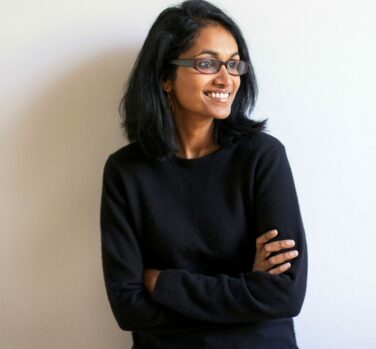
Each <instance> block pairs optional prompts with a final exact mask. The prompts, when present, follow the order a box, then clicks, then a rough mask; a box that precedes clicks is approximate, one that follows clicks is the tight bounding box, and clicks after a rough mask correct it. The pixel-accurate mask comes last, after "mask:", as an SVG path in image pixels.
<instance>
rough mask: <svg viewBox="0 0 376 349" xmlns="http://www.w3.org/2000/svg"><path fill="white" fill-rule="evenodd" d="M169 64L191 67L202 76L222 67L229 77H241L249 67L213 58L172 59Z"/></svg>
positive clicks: (237, 62)
mask: <svg viewBox="0 0 376 349" xmlns="http://www.w3.org/2000/svg"><path fill="white" fill-rule="evenodd" d="M171 64H175V65H180V66H183V67H191V68H194V69H196V70H197V71H198V72H200V73H203V74H215V73H218V72H219V70H220V69H221V67H222V65H224V66H225V67H226V69H227V71H228V73H229V74H230V75H235V76H239V75H243V74H245V73H247V71H248V69H249V65H248V63H247V62H245V61H240V60H235V59H230V60H228V61H227V62H223V61H220V60H218V59H215V58H194V59H173V60H172V61H171Z"/></svg>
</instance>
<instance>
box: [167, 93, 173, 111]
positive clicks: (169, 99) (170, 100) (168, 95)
mask: <svg viewBox="0 0 376 349" xmlns="http://www.w3.org/2000/svg"><path fill="white" fill-rule="evenodd" d="M167 104H168V107H169V108H170V112H171V114H174V104H173V102H172V98H171V96H170V94H169V93H167Z"/></svg>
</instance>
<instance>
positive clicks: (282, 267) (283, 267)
mask: <svg viewBox="0 0 376 349" xmlns="http://www.w3.org/2000/svg"><path fill="white" fill-rule="evenodd" d="M290 268H291V263H284V264H282V265H280V266H278V267H275V268H273V269H270V270H269V271H268V273H269V274H274V275H276V274H281V273H284V272H285V271H286V270H289V269H290Z"/></svg>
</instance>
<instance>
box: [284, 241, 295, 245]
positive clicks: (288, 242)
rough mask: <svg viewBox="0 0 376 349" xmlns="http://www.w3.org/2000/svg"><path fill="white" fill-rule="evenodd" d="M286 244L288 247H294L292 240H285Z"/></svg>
mask: <svg viewBox="0 0 376 349" xmlns="http://www.w3.org/2000/svg"><path fill="white" fill-rule="evenodd" d="M286 243H287V245H288V246H294V245H295V241H294V240H287V241H286Z"/></svg>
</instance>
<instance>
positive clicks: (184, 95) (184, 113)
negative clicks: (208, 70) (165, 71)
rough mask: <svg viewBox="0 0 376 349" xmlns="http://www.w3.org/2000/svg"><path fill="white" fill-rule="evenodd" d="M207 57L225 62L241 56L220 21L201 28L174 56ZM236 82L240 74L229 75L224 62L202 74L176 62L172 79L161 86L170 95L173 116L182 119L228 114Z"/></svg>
mask: <svg viewBox="0 0 376 349" xmlns="http://www.w3.org/2000/svg"><path fill="white" fill-rule="evenodd" d="M208 57H210V58H217V59H219V60H221V61H224V62H226V61H227V60H229V59H240V56H239V54H238V45H237V43H236V41H235V39H234V37H233V36H232V34H231V33H230V32H229V31H228V30H226V29H225V28H224V27H222V26H221V25H209V26H207V27H205V28H203V29H202V30H201V31H200V33H199V35H198V36H197V38H196V40H195V41H194V44H193V46H192V47H191V48H190V49H188V50H187V51H185V52H184V53H182V54H181V55H180V56H179V57H177V58H179V59H190V58H208ZM239 86H240V77H239V76H233V75H230V74H229V73H228V72H227V69H226V67H225V66H224V65H222V66H221V69H220V71H219V72H218V73H215V74H203V73H200V72H198V71H197V70H195V69H194V68H191V67H182V66H178V67H177V69H176V76H175V80H173V81H172V80H169V81H166V82H164V84H163V88H164V90H165V91H166V92H168V93H170V96H171V97H172V101H173V108H174V116H175V117H179V118H183V119H187V118H216V119H224V118H226V117H228V116H229V114H230V112H231V105H232V102H233V101H234V98H235V95H236V93H237V91H238V89H239ZM213 92H214V93H218V92H219V93H225V94H227V93H229V96H228V97H224V96H223V95H222V96H221V97H220V98H218V97H215V96H214V95H211V93H213Z"/></svg>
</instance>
